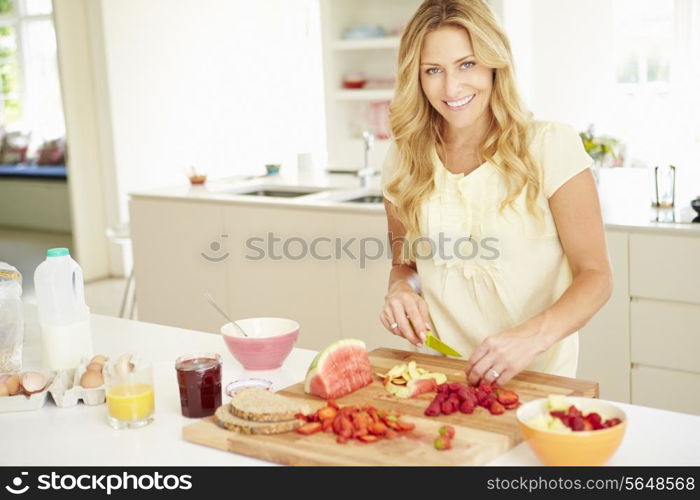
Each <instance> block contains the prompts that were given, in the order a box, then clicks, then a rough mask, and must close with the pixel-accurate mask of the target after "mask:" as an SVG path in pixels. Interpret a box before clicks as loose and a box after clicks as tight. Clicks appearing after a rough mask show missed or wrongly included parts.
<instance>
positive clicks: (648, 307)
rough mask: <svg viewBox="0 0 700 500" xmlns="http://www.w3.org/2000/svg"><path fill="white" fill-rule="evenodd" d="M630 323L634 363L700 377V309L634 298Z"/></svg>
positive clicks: (699, 393)
mask: <svg viewBox="0 0 700 500" xmlns="http://www.w3.org/2000/svg"><path fill="white" fill-rule="evenodd" d="M630 321H631V326H632V331H633V332H634V336H633V337H632V362H633V363H640V364H643V365H649V366H655V367H662V368H670V369H674V370H685V371H690V372H695V373H698V374H700V356H698V353H700V306H698V305H695V304H685V303H680V302H663V301H658V300H646V299H638V298H635V299H634V300H633V301H632V303H631V308H630ZM697 394H698V398H699V399H700V390H698V392H697Z"/></svg>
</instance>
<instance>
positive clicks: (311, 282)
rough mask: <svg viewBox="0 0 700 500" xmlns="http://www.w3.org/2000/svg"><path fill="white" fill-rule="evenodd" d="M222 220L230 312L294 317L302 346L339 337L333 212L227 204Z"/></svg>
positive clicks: (316, 346)
mask: <svg viewBox="0 0 700 500" xmlns="http://www.w3.org/2000/svg"><path fill="white" fill-rule="evenodd" d="M225 219H226V234H228V238H227V239H228V244H229V251H230V252H231V255H230V257H229V259H228V260H227V264H226V271H225V273H226V276H227V278H228V286H229V290H228V292H229V300H228V304H227V305H228V308H229V311H231V314H232V315H233V317H234V318H248V317H260V316H273V317H282V318H289V319H293V320H295V321H297V322H298V323H299V324H300V325H301V332H300V335H299V340H298V342H297V344H296V347H300V348H306V349H315V350H318V349H321V348H323V347H325V346H326V345H328V344H329V343H331V342H332V341H334V340H337V339H339V338H341V337H340V329H339V327H338V298H337V289H338V281H337V278H336V272H335V264H334V262H333V259H332V255H331V254H332V250H333V246H332V244H331V243H330V242H332V240H333V237H334V231H333V219H332V215H331V214H330V213H328V212H324V211H321V210H304V209H301V208H286V207H267V206H262V204H260V205H254V206H253V205H235V206H233V205H229V206H227V207H226V209H225ZM314 254H315V255H314ZM326 257H330V258H326Z"/></svg>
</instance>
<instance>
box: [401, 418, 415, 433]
mask: <svg viewBox="0 0 700 500" xmlns="http://www.w3.org/2000/svg"><path fill="white" fill-rule="evenodd" d="M396 424H397V425H398V426H399V429H398V430H399V431H401V432H406V431H412V430H413V429H415V428H416V424H414V423H413V422H404V421H403V420H399V421H398V422H396Z"/></svg>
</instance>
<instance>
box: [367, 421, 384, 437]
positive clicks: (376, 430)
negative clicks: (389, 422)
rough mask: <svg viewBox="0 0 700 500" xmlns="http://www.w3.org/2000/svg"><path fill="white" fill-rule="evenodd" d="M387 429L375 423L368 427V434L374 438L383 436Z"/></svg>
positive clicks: (381, 424) (379, 423)
mask: <svg viewBox="0 0 700 500" xmlns="http://www.w3.org/2000/svg"><path fill="white" fill-rule="evenodd" d="M388 430H389V428H388V427H387V426H386V425H384V424H383V423H381V422H375V423H373V424H372V425H370V426H369V433H370V434H374V435H375V436H384V435H385V434H386V432H387V431H388Z"/></svg>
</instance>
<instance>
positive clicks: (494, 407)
mask: <svg viewBox="0 0 700 500" xmlns="http://www.w3.org/2000/svg"><path fill="white" fill-rule="evenodd" d="M489 411H490V412H491V415H502V414H503V413H504V412H505V411H506V409H505V408H503V405H502V404H501V403H499V402H498V401H494V402H492V403H491V406H490V407H489Z"/></svg>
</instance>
